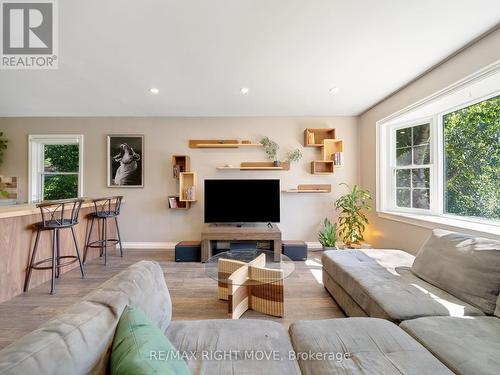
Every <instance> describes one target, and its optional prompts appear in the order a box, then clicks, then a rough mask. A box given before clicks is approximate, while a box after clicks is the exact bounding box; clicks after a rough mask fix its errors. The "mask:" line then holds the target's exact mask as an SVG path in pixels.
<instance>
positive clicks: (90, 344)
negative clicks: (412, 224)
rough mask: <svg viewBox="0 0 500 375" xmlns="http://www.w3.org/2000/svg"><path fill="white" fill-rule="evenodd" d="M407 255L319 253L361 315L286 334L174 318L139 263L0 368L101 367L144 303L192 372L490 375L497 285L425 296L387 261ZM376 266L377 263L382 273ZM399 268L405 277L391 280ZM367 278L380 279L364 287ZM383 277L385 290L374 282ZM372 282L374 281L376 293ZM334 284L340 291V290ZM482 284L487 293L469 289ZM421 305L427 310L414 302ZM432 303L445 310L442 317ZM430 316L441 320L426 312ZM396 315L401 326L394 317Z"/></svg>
mask: <svg viewBox="0 0 500 375" xmlns="http://www.w3.org/2000/svg"><path fill="white" fill-rule="evenodd" d="M488 246H489V245H488ZM486 247H487V246H486ZM486 251H490V250H486ZM496 251H498V249H496ZM362 254H364V255H362ZM388 259H391V261H389V260H388ZM409 259H410V258H408V255H406V254H404V253H402V252H397V251H396V252H393V253H387V254H386V252H385V251H382V250H380V251H379V252H378V253H377V251H375V250H374V251H372V250H366V251H347V252H343V251H338V252H326V253H325V255H324V262H325V265H324V267H325V276H326V279H325V280H327V281H328V282H329V284H325V287H327V288H328V290H330V291H331V292H332V294H333V295H338V296H340V298H345V299H343V300H340V301H339V303H341V305H342V306H343V307H344V309H346V311H350V312H355V313H356V315H362V317H352V318H345V319H329V320H316V321H315V320H309V321H297V322H295V323H293V324H292V325H291V326H290V329H289V330H288V331H287V330H286V329H285V328H284V327H283V326H282V325H281V324H279V323H276V322H272V321H264V320H252V319H240V320H229V319H220V320H198V321H172V320H171V311H172V305H171V300H170V295H169V292H168V288H167V286H166V283H165V279H164V277H163V272H162V269H161V267H160V266H159V264H157V263H156V262H149V261H141V262H138V263H136V264H135V265H133V266H131V267H129V268H128V269H127V270H125V271H123V272H121V273H120V274H118V275H117V276H115V277H113V278H112V279H110V280H109V281H107V282H106V283H104V284H103V285H101V286H100V287H99V288H98V289H96V290H95V291H93V292H92V293H90V294H89V295H87V296H86V297H85V298H84V299H83V300H82V301H80V302H78V303H76V304H75V305H73V306H72V307H70V308H69V309H68V310H67V311H65V312H64V313H63V314H61V315H59V316H57V317H56V318H54V319H53V320H51V321H49V322H47V323H45V324H44V325H42V326H41V327H40V328H38V329H37V330H35V331H33V332H32V333H30V334H28V335H26V336H25V337H23V338H21V339H20V340H18V341H17V342H15V343H13V344H11V345H10V346H8V347H6V348H4V349H3V350H1V351H0V374H1V375H7V374H9V375H12V374H37V375H45V374H106V373H108V371H109V369H108V362H109V357H110V348H111V344H112V340H113V336H114V331H115V329H116V326H117V323H118V320H119V318H120V316H121V313H122V312H123V310H124V309H125V307H126V306H127V305H132V306H136V307H139V308H140V309H142V310H143V311H144V312H145V313H146V314H147V315H148V316H149V317H150V319H151V320H152V322H153V323H154V324H156V325H157V326H158V327H159V328H160V329H161V330H163V331H164V332H165V335H166V336H167V337H168V338H169V339H170V341H171V342H172V343H173V344H174V346H175V347H176V348H177V350H179V351H180V352H181V353H188V354H190V355H189V356H188V357H187V358H186V362H187V363H188V366H189V368H190V370H191V372H192V373H193V374H195V375H198V374H200V375H201V374H203V375H211V374H219V375H224V374H235V375H236V374H241V375H250V374H256V375H260V374H283V375H291V374H292V375H293V374H304V375H323V374H325V375H326V374H381V375H382V374H383V375H387V374H438V375H440V374H453V372H452V371H454V372H456V373H461V374H497V373H498V370H499V369H500V363H499V358H500V348H499V340H500V323H499V321H500V319H499V318H498V317H494V316H486V314H485V313H481V311H479V310H478V309H479V307H477V306H476V304H479V305H481V306H484V307H486V308H491V307H492V305H491V303H490V302H491V301H490V300H489V297H491V296H492V295H493V294H494V293H497V294H498V290H497V291H495V288H494V287H492V288H486V289H482V288H481V287H480V286H477V285H476V286H475V288H472V289H471V288H468V289H467V288H466V289H467V293H468V294H467V295H468V296H469V299H471V300H474V301H475V303H470V302H467V303H466V302H465V301H461V300H458V299H457V297H453V295H451V294H448V293H445V292H442V291H441V292H438V291H435V290H434V289H431V290H430V291H428V292H425V293H424V292H423V290H426V289H425V288H430V286H428V285H425V284H421V282H420V281H418V280H416V279H414V278H413V277H412V276H411V275H410V274H409V273H408V272H406V271H405V272H403V270H402V269H400V268H399V267H400V266H397V265H395V264H394V263H391V262H402V264H403V265H401V267H403V268H405V267H406V268H408V267H410V266H411V265H412V264H411V263H410V262H409V261H408V260H409ZM488 261H489V262H493V260H492V259H488ZM479 263H480V262H479ZM376 264H378V265H379V266H381V265H383V270H382V269H381V268H380V267H377V266H376ZM355 265H357V266H355ZM358 268H359V269H358ZM360 270H362V273H363V274H364V277H363V275H361V274H360V272H361V271H360ZM425 270H426V267H424V268H423V271H425ZM358 271H359V272H358ZM330 272H332V273H333V274H330ZM415 272H418V271H415ZM379 273H381V274H382V275H383V276H380V275H379ZM400 274H404V275H405V276H397V275H400ZM423 274H425V272H423ZM391 275H392V276H391ZM393 276H397V277H398V278H402V279H404V280H408V285H414V288H415V289H417V290H419V291H421V293H420V294H419V293H413V290H412V289H411V288H409V287H408V286H406V287H405V286H404V285H405V284H404V283H402V282H400V281H398V282H396V281H395V278H394V277H393ZM423 277H426V278H429V277H430V276H429V275H427V274H425V275H423ZM477 277H479V278H480V276H479V275H478V276H477ZM370 278H374V280H376V281H377V282H376V283H375V282H372V283H369V282H368V281H367V279H370ZM384 280H385V281H386V282H387V284H386V285H385V287H383V286H381V284H382V283H383V282H384ZM391 283H392V286H391ZM370 285H374V287H373V289H372V290H373V292H372V291H371V289H370ZM356 287H357V288H358V289H359V290H356ZM332 288H333V289H332ZM338 288H342V291H341V292H340V294H337V293H339V292H338V290H337V289H338ZM386 289H389V291H387V290H386ZM339 290H340V289H339ZM390 290H392V291H393V293H394V295H392V296H391V293H390ZM427 290H429V289H427ZM479 290H482V291H483V292H484V293H485V296H486V297H487V298H485V299H482V298H480V299H477V297H478V296H477V295H473V294H474V293H472V292H477V291H479ZM349 293H352V296H351V295H350V294H349ZM406 294H410V296H414V298H418V300H412V298H413V297H410V298H409V297H407V296H406ZM476 294H477V293H476ZM425 295H427V296H428V297H425ZM394 296H396V297H394ZM384 298H387V301H385V300H383V299H384ZM396 299H400V302H401V304H404V303H411V306H412V307H413V310H414V311H413V312H412V309H409V308H406V307H401V308H399V309H398V303H397V300H396ZM416 301H418V302H416ZM495 303H496V306H495V307H496V309H497V311H496V312H495V314H496V316H500V300H499V301H498V302H496V301H495ZM424 304H428V306H421V305H424ZM438 305H444V306H447V311H449V312H450V313H449V314H448V316H446V314H445V312H444V310H443V309H441V308H439V307H438ZM460 308H461V309H462V310H461V311H462V315H466V316H465V317H463V316H462V317H450V316H449V315H451V312H453V313H455V312H457V314H458V311H459V310H460ZM427 313H429V314H435V315H436V313H438V314H437V315H441V316H435V315H433V316H431V317H423V316H425V314H427ZM367 315H373V316H377V317H382V318H385V319H380V318H373V317H365V316H367ZM458 315H460V314H458ZM391 320H392V321H391ZM400 321H403V322H402V323H401V325H400V326H398V325H397V324H395V323H394V322H400Z"/></svg>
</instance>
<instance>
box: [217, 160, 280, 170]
mask: <svg viewBox="0 0 500 375" xmlns="http://www.w3.org/2000/svg"><path fill="white" fill-rule="evenodd" d="M217 169H218V170H220V171H226V170H233V171H234V170H240V171H288V170H289V169H290V163H281V166H280V167H275V166H274V163H273V162H272V161H271V162H267V161H262V162H257V161H256V162H243V163H241V164H240V166H239V167H237V166H222V167H217Z"/></svg>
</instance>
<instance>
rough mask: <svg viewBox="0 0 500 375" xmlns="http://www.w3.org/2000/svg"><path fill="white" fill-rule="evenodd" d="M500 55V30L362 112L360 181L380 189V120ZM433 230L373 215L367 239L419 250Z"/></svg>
mask: <svg viewBox="0 0 500 375" xmlns="http://www.w3.org/2000/svg"><path fill="white" fill-rule="evenodd" d="M499 59H500V30H497V31H495V32H494V33H492V34H490V35H488V36H487V37H486V38H484V39H482V40H480V41H479V42H477V43H475V44H474V45H472V46H471V47H469V48H467V49H466V50H464V51H462V52H461V53H459V54H458V55H456V56H455V57H453V58H452V59H450V60H448V61H447V62H445V63H444V64H442V65H440V66H439V67H438V68H436V69H434V70H432V71H431V72H429V73H428V74H426V75H425V76H423V77H421V78H420V79H418V80H417V81H415V82H413V83H412V84H411V85H409V86H408V87H406V88H404V89H403V90H401V91H400V92H398V93H397V94H395V95H393V96H392V97H390V98H388V99H387V100H385V101H383V102H381V103H380V104H378V105H377V106H375V107H374V108H372V109H371V110H369V111H367V112H366V113H364V114H363V115H361V116H360V121H359V123H360V128H359V138H360V139H359V146H360V150H362V151H361V155H360V156H361V157H360V159H359V160H360V172H361V177H360V181H361V184H362V185H363V186H365V187H366V188H368V189H370V190H371V191H372V192H375V190H376V159H375V155H376V122H377V121H379V120H381V119H383V118H384V117H386V116H388V115H390V114H392V113H395V112H396V111H398V110H400V109H403V108H405V107H406V106H408V105H410V104H413V103H415V102H417V101H418V100H420V99H423V98H425V97H427V96H429V95H431V94H433V93H435V92H436V91H439V90H440V89H443V88H445V87H447V86H449V85H451V84H453V83H454V82H457V81H459V80H460V79H462V78H464V77H466V76H468V75H470V74H472V73H474V72H476V71H478V70H480V69H481V68H484V67H485V66H487V65H489V64H492V63H493V62H495V61H497V60H499ZM429 233H430V229H429V228H422V227H418V226H415V225H409V224H404V223H400V222H395V221H391V220H386V219H382V218H378V217H377V216H376V215H375V214H372V215H371V225H370V228H369V230H368V232H367V236H366V239H367V241H369V242H370V243H372V244H374V245H375V246H376V247H388V248H400V249H404V250H407V251H409V252H412V253H415V252H416V251H418V249H419V247H420V246H421V244H422V242H423V241H424V240H425V239H426V238H427V236H428V235H429Z"/></svg>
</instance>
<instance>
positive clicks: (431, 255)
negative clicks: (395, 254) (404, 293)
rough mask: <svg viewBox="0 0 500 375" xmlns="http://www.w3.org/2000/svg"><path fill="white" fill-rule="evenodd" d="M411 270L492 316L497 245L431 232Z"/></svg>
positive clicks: (499, 285) (499, 259) (498, 286)
mask: <svg viewBox="0 0 500 375" xmlns="http://www.w3.org/2000/svg"><path fill="white" fill-rule="evenodd" d="M411 270H412V272H413V273H414V274H415V275H417V276H418V277H420V278H421V279H424V280H425V281H427V282H428V283H430V284H432V285H434V286H437V287H438V288H441V289H443V290H445V291H447V292H448V293H450V294H452V295H454V296H455V297H457V298H460V299H461V300H463V301H464V302H467V303H469V304H471V305H474V306H476V307H478V308H479V309H481V310H482V311H483V312H485V313H486V314H493V313H494V312H495V308H496V304H497V298H498V295H499V293H500V241H495V240H490V239H487V238H481V237H474V236H470V235H467V234H462V233H455V232H449V231H445V230H441V229H435V230H433V231H432V235H431V237H430V238H429V239H428V240H427V241H426V242H425V243H424V245H423V246H422V248H421V249H420V251H419V252H418V254H417V257H416V258H415V261H414V262H413V265H412V267H411Z"/></svg>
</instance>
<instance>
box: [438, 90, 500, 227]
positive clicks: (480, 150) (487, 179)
mask: <svg viewBox="0 0 500 375" xmlns="http://www.w3.org/2000/svg"><path fill="white" fill-rule="evenodd" d="M443 123H444V139H445V167H446V171H445V211H446V212H447V213H451V214H456V215H461V216H475V217H484V218H490V219H499V218H500V96H497V97H494V98H491V99H488V100H485V101H482V102H480V103H477V104H474V105H471V106H469V107H467V108H462V109H460V110H458V111H455V112H452V113H449V114H447V115H445V116H444V118H443Z"/></svg>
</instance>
